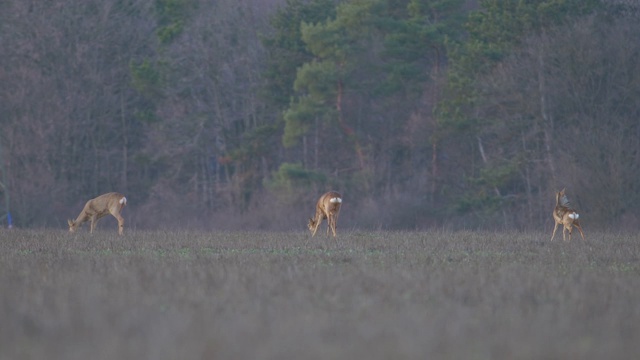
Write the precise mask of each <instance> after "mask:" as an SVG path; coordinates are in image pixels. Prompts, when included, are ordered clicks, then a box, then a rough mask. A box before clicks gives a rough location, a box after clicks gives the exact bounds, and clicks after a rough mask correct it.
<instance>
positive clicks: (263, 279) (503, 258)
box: [0, 226, 640, 359]
mask: <svg viewBox="0 0 640 360" xmlns="http://www.w3.org/2000/svg"><path fill="white" fill-rule="evenodd" d="M112 230H113V229H111V228H109V229H108V230H107V229H104V230H99V231H97V232H96V233H94V234H93V235H90V234H88V233H87V230H86V229H82V230H81V231H80V232H79V233H77V234H75V235H71V234H68V233H67V232H65V231H62V230H11V231H7V230H4V231H2V232H0V359H45V358H46V359H603V358H607V359H628V358H632V357H633V355H635V356H638V355H639V354H640V236H639V235H636V234H610V233H594V232H587V233H586V235H587V241H586V242H582V240H581V239H580V238H579V236H578V237H574V239H573V240H572V241H571V242H563V241H562V237H560V240H558V237H556V239H555V240H554V241H553V242H550V241H549V237H550V231H549V232H544V233H542V232H540V233H534V232H526V233H520V232H472V231H456V232H449V231H424V232H387V231H374V232H368V231H355V230H351V231H342V232H341V231H340V230H339V233H338V237H337V239H336V240H335V241H334V240H333V239H330V238H328V237H326V236H325V235H324V230H325V228H324V226H323V227H322V233H320V232H319V234H318V235H319V236H318V235H317V236H316V237H315V238H313V239H311V238H310V237H309V234H308V233H307V232H302V231H300V232H278V233H276V232H181V231H176V232H163V231H127V232H126V235H125V236H124V237H118V236H117V235H116V233H115V231H112ZM585 230H586V229H585Z"/></svg>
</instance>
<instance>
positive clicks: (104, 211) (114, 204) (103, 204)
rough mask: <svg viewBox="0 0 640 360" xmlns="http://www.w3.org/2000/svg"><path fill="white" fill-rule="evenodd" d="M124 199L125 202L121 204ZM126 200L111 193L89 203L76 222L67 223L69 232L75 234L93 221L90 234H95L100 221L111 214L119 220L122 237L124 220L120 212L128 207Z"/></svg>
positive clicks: (119, 230) (117, 194) (69, 221)
mask: <svg viewBox="0 0 640 360" xmlns="http://www.w3.org/2000/svg"><path fill="white" fill-rule="evenodd" d="M123 198H124V201H122V202H121V200H122V199H123ZM126 200H127V199H126V198H125V197H124V195H122V194H119V193H115V192H111V193H107V194H104V195H100V196H98V197H97V198H95V199H91V200H89V201H87V204H86V205H85V206H84V209H82V211H81V212H80V215H78V217H77V218H76V219H75V220H68V221H67V222H68V223H69V232H72V233H73V232H75V231H76V230H77V229H78V228H79V227H80V226H82V224H83V223H85V222H87V221H91V229H90V232H91V233H93V230H94V229H95V227H96V223H97V222H98V220H100V218H103V217H105V216H107V215H109V214H111V215H113V217H115V218H116V219H117V220H118V234H119V235H122V234H123V232H124V218H123V217H122V216H121V215H120V212H121V211H122V208H123V207H124V206H125V205H127V201H126Z"/></svg>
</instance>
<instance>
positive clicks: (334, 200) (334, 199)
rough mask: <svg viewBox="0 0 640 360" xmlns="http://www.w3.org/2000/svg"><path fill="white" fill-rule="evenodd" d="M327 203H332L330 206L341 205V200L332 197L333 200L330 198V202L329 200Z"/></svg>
mask: <svg viewBox="0 0 640 360" xmlns="http://www.w3.org/2000/svg"><path fill="white" fill-rule="evenodd" d="M329 202H330V203H332V204H342V199H341V198H339V197H334V198H331V200H329Z"/></svg>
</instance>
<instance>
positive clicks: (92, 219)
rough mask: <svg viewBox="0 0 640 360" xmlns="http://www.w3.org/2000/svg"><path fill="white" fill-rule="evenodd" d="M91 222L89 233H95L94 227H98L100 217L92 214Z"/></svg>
mask: <svg viewBox="0 0 640 360" xmlns="http://www.w3.org/2000/svg"><path fill="white" fill-rule="evenodd" d="M90 221H91V224H90V226H89V233H90V234H93V229H95V228H96V223H97V222H98V217H97V216H96V215H91V219H90Z"/></svg>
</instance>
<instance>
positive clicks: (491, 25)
mask: <svg viewBox="0 0 640 360" xmlns="http://www.w3.org/2000/svg"><path fill="white" fill-rule="evenodd" d="M639 18H640V5H639V4H638V3H637V2H636V1H634V0H342V1H341V0H215V1H210V0H209V1H207V0H50V1H40V0H4V1H2V2H1V3H0V51H1V53H2V56H1V57H0V207H1V210H2V211H1V212H0V216H1V217H0V220H2V223H3V225H5V226H6V225H7V223H8V219H9V217H8V214H9V212H10V214H11V219H12V222H13V225H14V226H15V227H22V228H38V227H54V228H60V229H63V228H65V227H66V220H67V219H71V218H75V216H76V215H77V214H78V212H79V211H80V210H81V209H82V206H83V205H84V203H85V202H86V201H87V200H89V199H91V198H93V197H95V196H97V195H99V194H102V193H106V192H110V191H118V192H121V193H123V194H125V195H126V196H127V199H128V206H127V208H126V209H125V210H124V211H123V215H124V216H125V218H126V221H127V226H128V227H133V228H140V229H148V228H161V229H162V228H185V229H186V228H190V229H229V230H233V229H245V228H246V229H256V230H290V229H304V226H305V224H306V220H307V218H308V217H309V216H311V215H313V212H314V205H315V202H316V200H317V198H318V197H319V196H320V195H321V194H322V193H323V192H325V191H327V190H336V191H339V192H341V193H342V195H343V198H344V204H343V208H342V211H341V214H340V221H339V223H338V227H339V228H342V229H410V230H415V229H428V228H451V229H511V230H526V229H537V230H542V229H543V230H545V231H546V230H548V232H549V236H550V235H551V230H552V228H553V219H552V217H551V211H552V209H553V207H554V206H555V192H556V191H559V190H561V189H563V188H566V191H567V195H568V196H569V198H570V199H571V202H572V206H573V207H575V208H576V209H578V211H579V212H580V219H581V221H582V225H583V228H584V229H585V233H586V235H587V236H588V232H589V230H594V229H600V230H609V229H614V230H636V229H637V228H638V224H639V221H640V182H639V181H638V179H640V122H639V121H638V119H639V117H640V101H638V99H640V21H639V20H640V19H639ZM111 221H112V220H111ZM103 226H106V225H104V224H103ZM108 226H111V225H108Z"/></svg>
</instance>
